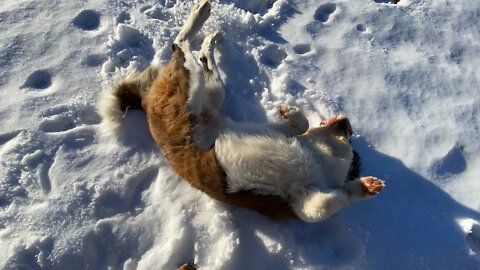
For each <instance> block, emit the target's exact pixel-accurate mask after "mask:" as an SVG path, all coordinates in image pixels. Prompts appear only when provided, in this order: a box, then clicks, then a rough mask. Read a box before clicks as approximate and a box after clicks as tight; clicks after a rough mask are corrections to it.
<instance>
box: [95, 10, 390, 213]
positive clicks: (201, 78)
mask: <svg viewBox="0 0 480 270" xmlns="http://www.w3.org/2000/svg"><path fill="white" fill-rule="evenodd" d="M210 8H211V7H210V3H209V1H208V0H201V1H200V2H199V3H198V4H196V5H195V6H194V7H193V8H192V11H191V14H190V16H189V17H188V19H187V21H186V22H185V25H184V26H183V28H182V30H181V31H180V33H179V35H178V36H177V38H176V39H175V41H174V43H173V46H172V49H173V53H172V59H171V61H170V63H169V64H168V65H166V66H165V67H162V68H160V67H155V66H150V67H149V68H147V69H146V70H145V71H143V72H142V73H140V74H137V75H135V76H131V77H130V78H127V79H126V80H124V81H122V82H120V83H119V84H117V85H116V87H114V88H113V91H109V92H107V93H105V94H104V95H103V96H102V98H101V100H100V103H99V112H100V114H101V116H102V118H103V124H102V125H103V126H104V127H106V128H107V129H110V130H118V129H119V128H120V126H121V122H122V119H123V115H124V112H125V111H126V110H127V109H129V108H141V109H143V110H144V111H145V112H146V115H147V120H148V125H149V128H150V132H151V134H152V136H153V139H154V140H155V142H156V143H157V144H158V145H159V146H160V148H161V150H162V151H163V153H164V154H165V156H166V158H167V160H168V161H169V163H170V165H171V166H172V168H173V169H174V170H175V171H176V172H177V173H178V174H179V175H180V176H181V177H182V178H183V179H185V180H186V181H188V182H189V183H190V184H191V185H192V186H194V187H195V188H198V189H200V190H202V191H203V192H205V193H206V194H208V195H209V196H211V197H213V198H215V199H217V200H220V201H223V202H226V203H229V204H233V205H237V206H241V207H246V208H250V209H254V210H256V211H258V212H260V213H262V214H264V215H267V216H269V217H271V218H282V217H294V218H300V219H302V220H304V221H307V222H318V221H321V220H324V219H326V218H328V217H330V216H331V215H333V214H334V213H336V212H338V211H339V210H340V209H341V208H343V207H345V206H347V205H349V204H350V203H351V202H354V201H358V200H361V199H366V198H370V197H372V196H374V195H376V194H377V193H378V192H380V190H381V189H382V188H383V186H384V184H383V181H381V180H379V179H377V178H375V177H363V178H359V179H356V180H353V181H347V180H346V179H347V174H348V171H349V168H350V164H351V162H352V157H353V153H352V147H351V145H350V142H349V138H350V135H351V132H352V131H351V126H350V122H349V121H348V119H347V118H346V117H344V116H335V117H332V118H331V119H328V120H326V121H324V122H323V123H322V124H321V125H320V126H319V127H315V128H310V129H309V124H308V121H307V119H306V118H305V116H304V114H303V113H302V111H301V110H299V109H298V108H297V107H293V106H288V105H280V106H279V107H278V111H279V113H280V114H281V116H282V117H283V118H284V120H283V121H282V122H280V123H267V124H252V123H236V122H233V121H231V120H230V119H228V118H226V117H223V116H221V115H220V114H219V109H220V107H221V106H222V102H223V98H224V85H223V82H222V80H221V78H220V74H219V72H218V68H217V66H216V63H215V59H214V56H213V52H214V49H215V44H216V42H217V41H218V37H219V35H218V34H216V33H214V34H210V35H208V36H206V37H205V39H204V42H203V44H202V47H201V50H200V52H199V57H198V60H197V59H196V58H195V57H194V55H193V53H192V51H191V48H190V44H191V40H192V38H193V37H194V36H195V35H196V34H197V33H198V31H199V30H200V28H201V27H202V26H203V24H204V23H205V21H206V20H207V19H208V17H209V15H210Z"/></svg>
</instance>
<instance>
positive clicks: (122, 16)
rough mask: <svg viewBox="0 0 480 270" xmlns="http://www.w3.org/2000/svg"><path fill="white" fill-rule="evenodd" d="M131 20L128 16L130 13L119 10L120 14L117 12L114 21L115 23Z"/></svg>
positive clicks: (129, 21) (127, 22)
mask: <svg viewBox="0 0 480 270" xmlns="http://www.w3.org/2000/svg"><path fill="white" fill-rule="evenodd" d="M131 20H132V17H131V16H130V13H128V12H126V11H122V12H120V14H118V16H117V18H116V20H115V22H116V23H117V24H120V23H123V24H129V23H131Z"/></svg>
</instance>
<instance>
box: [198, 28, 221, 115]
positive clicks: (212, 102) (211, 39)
mask: <svg viewBox="0 0 480 270" xmlns="http://www.w3.org/2000/svg"><path fill="white" fill-rule="evenodd" d="M220 39H221V34H220V33H218V32H215V33H212V34H209V35H208V36H206V37H205V39H204V40H203V44H202V48H201V50H200V54H199V56H198V58H199V60H200V62H201V63H202V67H203V71H204V73H203V74H204V76H205V91H206V93H205V95H207V99H206V100H205V102H206V103H207V104H205V106H208V107H209V108H211V109H214V110H217V111H218V110H219V109H220V108H221V106H222V104H223V99H224V98H225V88H224V85H223V81H222V78H221V77H220V72H219V71H218V67H217V64H216V62H215V57H214V50H215V45H217V44H218V42H219V40H220Z"/></svg>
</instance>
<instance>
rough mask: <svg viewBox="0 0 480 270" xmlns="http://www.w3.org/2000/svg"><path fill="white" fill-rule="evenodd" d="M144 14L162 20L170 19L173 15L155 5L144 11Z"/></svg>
mask: <svg viewBox="0 0 480 270" xmlns="http://www.w3.org/2000/svg"><path fill="white" fill-rule="evenodd" d="M143 14H145V15H147V16H148V17H150V18H152V19H156V20H160V21H169V20H170V19H171V16H170V14H169V13H168V12H166V11H165V10H164V9H163V8H161V7H158V6H155V7H151V8H149V9H146V10H144V11H143Z"/></svg>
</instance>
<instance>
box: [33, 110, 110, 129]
mask: <svg viewBox="0 0 480 270" xmlns="http://www.w3.org/2000/svg"><path fill="white" fill-rule="evenodd" d="M42 117H43V119H42V120H41V122H40V126H39V128H40V130H41V131H43V132H45V133H55V132H63V131H67V130H70V129H73V128H75V127H77V126H81V125H96V124H99V123H100V117H99V116H98V114H97V113H96V111H95V108H93V107H88V106H87V107H85V108H81V107H80V106H59V107H55V108H52V109H49V110H47V111H45V112H44V113H43V114H42Z"/></svg>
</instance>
